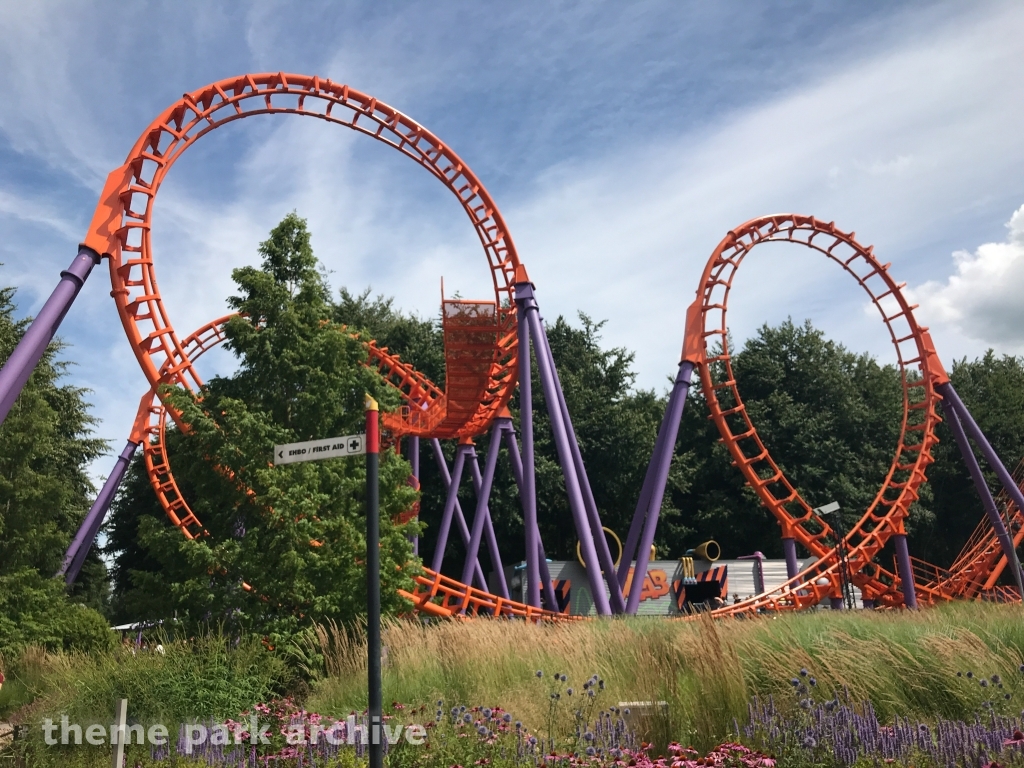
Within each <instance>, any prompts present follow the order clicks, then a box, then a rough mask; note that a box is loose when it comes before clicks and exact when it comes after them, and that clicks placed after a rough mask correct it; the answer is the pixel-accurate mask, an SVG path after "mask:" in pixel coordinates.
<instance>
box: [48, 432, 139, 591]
mask: <svg viewBox="0 0 1024 768" xmlns="http://www.w3.org/2000/svg"><path fill="white" fill-rule="evenodd" d="M138 447H139V444H138V443H133V442H132V441H131V440H129V441H128V444H127V445H125V447H124V450H123V451H121V455H120V456H118V457H117V462H116V463H115V464H114V469H113V470H112V471H111V473H110V474H109V475H108V476H107V480H106V482H105V483H103V488H101V489H100V492H99V495H98V496H97V497H96V501H94V502H93V504H92V507H90V508H89V513H88V514H87V515H86V516H85V519H84V520H83V521H82V525H81V526H79V528H78V533H76V534H75V538H74V540H73V541H72V542H71V546H70V547H68V551H67V554H66V555H64V563H63V565H61V567H60V570H59V571H58V572H57V575H58V576H63V577H64V582H65V583H66V584H74V583H75V579H77V578H78V574H79V573H80V572H81V570H82V566H83V565H84V564H85V558H86V556H88V554H89V550H90V549H91V548H92V543H93V542H94V541H95V540H96V534H97V533H99V530H100V526H101V525H103V518H104V517H106V515H107V510H108V509H109V508H110V502H112V501H113V500H114V494H116V493H117V489H118V487H119V486H120V485H121V481H122V480H123V479H124V473H125V471H126V470H127V469H128V465H129V464H131V461H132V457H133V456H134V455H135V451H136V449H138Z"/></svg>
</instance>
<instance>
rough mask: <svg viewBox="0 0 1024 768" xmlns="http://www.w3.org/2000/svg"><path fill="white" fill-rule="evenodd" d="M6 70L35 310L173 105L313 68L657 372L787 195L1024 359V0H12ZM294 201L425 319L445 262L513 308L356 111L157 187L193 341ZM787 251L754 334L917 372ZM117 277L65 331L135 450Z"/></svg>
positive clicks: (115, 442) (0, 140) (7, 238)
mask: <svg viewBox="0 0 1024 768" xmlns="http://www.w3.org/2000/svg"><path fill="white" fill-rule="evenodd" d="M0 69H2V71H3V72H4V73H5V76H4V77H3V78H2V80H0V233H2V237H0V261H2V262H3V264H4V266H3V267H2V268H0V274H2V276H3V283H5V284H12V285H16V286H19V293H18V302H19V310H20V311H21V312H22V313H26V314H27V313H33V312H35V311H37V310H38V308H39V306H40V305H41V303H42V302H43V301H44V300H45V298H46V296H47V295H48V294H49V292H50V290H51V289H52V287H53V285H54V284H55V282H56V280H57V275H58V273H59V271H60V270H61V269H63V268H64V267H65V266H66V265H67V264H68V263H69V262H70V261H71V258H72V257H73V256H74V252H75V246H76V244H77V243H78V241H79V240H81V239H82V237H83V235H84V232H85V228H86V225H87V223H88V221H89V219H90V217H91V214H92V211H93V208H94V206H95V204H96V199H97V195H98V193H99V190H100V187H101V185H102V182H103V179H104V178H105V176H106V174H107V173H108V172H109V171H110V170H111V169H112V168H114V167H116V166H118V165H120V164H121V163H122V162H123V160H124V157H125V155H126V154H127V152H128V150H129V149H130V147H131V146H132V144H133V143H134V142H135V140H136V138H137V137H138V135H139V134H140V133H141V132H142V130H143V129H144V128H145V127H146V126H147V125H148V124H149V122H150V121H151V120H152V119H153V118H154V117H155V116H156V115H157V114H158V113H159V112H160V111H161V110H163V109H164V108H165V107H166V106H167V105H168V104H170V103H171V102H173V101H174V100H175V99H177V98H179V97H180V95H181V94H182V93H183V92H184V91H186V90H189V91H190V90H194V89H196V88H199V87H201V86H203V85H205V84H207V83H209V82H212V81H214V80H219V79H222V78H226V77H230V76H234V75H238V74H242V73H245V72H258V71H278V70H283V71H286V72H300V73H308V74H319V75H321V76H323V77H330V78H331V79H333V80H335V81H338V82H346V83H349V84H351V85H352V86H353V87H356V88H358V89H360V90H362V91H365V92H368V93H370V94H372V95H374V96H376V97H377V98H378V99H380V100H381V101H384V102H387V103H389V104H391V105H392V106H394V107H396V108H398V109H400V110H401V111H403V112H405V113H406V114H408V115H410V116H412V117H413V118H414V119H416V120H418V121H419V122H421V123H423V124H424V125H426V126H427V127H428V128H430V129H431V130H432V131H434V132H435V133H436V134H438V135H439V136H440V137H441V138H442V139H443V140H444V141H445V142H446V143H448V144H449V145H450V146H451V147H452V148H453V149H454V150H455V151H456V152H458V153H459V154H460V155H461V156H462V157H463V158H464V159H465V160H466V161H467V162H468V163H469V165H470V166H471V167H472V168H473V169H474V171H475V172H476V173H477V175H478V176H479V177H480V178H481V179H482V180H483V181H484V183H485V184H486V185H487V187H488V189H489V190H490V191H491V193H492V195H493V196H494V198H495V200H496V201H497V203H498V205H499V206H500V207H501V209H502V212H503V213H504V215H505V218H506V221H507V222H508V224H509V227H510V229H511V231H512V234H513V237H514V238H515V240H516V243H517V245H518V248H519V252H520V254H521V256H522V258H523V260H524V261H525V263H526V264H527V266H528V268H529V270H530V275H531V277H532V278H533V279H534V281H535V283H536V284H537V290H538V300H539V302H540V304H541V308H542V311H543V313H544V314H545V315H546V316H547V317H548V318H553V317H555V316H556V315H558V314H566V315H574V314H575V312H576V311H577V310H583V311H585V312H587V313H588V314H590V315H591V316H592V317H594V318H596V319H602V320H607V325H606V326H605V329H604V333H605V340H606V342H607V343H609V344H614V345H622V346H625V347H628V348H630V349H632V350H634V351H635V352H636V369H637V372H638V374H639V380H638V383H639V385H641V386H644V387H655V388H658V389H661V388H664V386H665V381H666V377H667V376H669V375H671V374H672V373H673V371H674V369H675V365H676V362H677V360H678V356H679V348H680V345H681V340H682V323H683V318H684V313H685V309H686V306H687V305H688V304H689V303H690V301H691V299H692V297H693V292H694V290H695V289H696V287H697V280H698V279H699V276H700V272H701V269H702V267H703V264H704V262H705V260H706V259H707V256H708V254H709V253H710V252H711V251H712V249H713V248H714V246H715V245H716V244H717V242H718V241H719V240H720V239H721V237H722V236H723V235H724V234H725V232H726V231H727V230H728V229H730V228H732V227H734V226H736V225H738V224H740V223H742V222H743V221H746V220H748V219H750V218H753V217H755V216H758V215H761V214H765V213H774V212H780V211H797V212H801V213H809V214H813V215H816V216H818V217H820V218H824V219H828V220H834V221H835V222H836V223H837V224H838V225H839V226H840V227H842V228H844V229H847V230H856V232H857V233H858V237H859V238H860V239H861V240H862V242H865V243H872V244H874V245H875V248H876V252H877V253H878V254H879V256H880V257H881V258H882V260H883V261H891V262H892V264H893V266H892V271H893V274H894V275H895V276H896V277H897V279H899V280H905V281H907V283H908V284H909V285H908V290H909V291H910V292H911V294H912V296H913V297H914V298H915V301H918V302H920V304H921V308H920V310H919V318H920V319H921V321H922V322H924V323H925V324H927V325H930V326H931V327H932V329H933V332H934V336H935V340H936V344H937V347H938V350H939V354H940V356H941V357H942V358H943V359H944V360H945V361H946V362H947V364H950V363H951V362H952V360H953V359H955V358H961V357H964V356H967V357H975V356H977V355H980V354H981V353H982V352H983V351H984V350H985V349H986V348H988V347H993V348H995V349H996V350H997V351H999V352H1006V353H1014V354H1021V353H1024V309H1022V307H1024V304H1022V302H1021V295H1022V291H1024V214H1022V215H1021V216H1019V217H1017V218H1016V219H1014V220H1013V224H1014V226H1012V227H1011V226H1008V225H1009V223H1010V222H1011V218H1012V217H1013V216H1014V213H1015V211H1017V210H1018V209H1019V208H1020V207H1021V206H1022V205H1024V173H1022V171H1024V139H1022V138H1021V126H1022V125H1024V5H1022V4H1020V3H1009V2H1007V3H998V2H972V3H913V4H899V3H871V2H858V3H837V2H765V3H749V2H720V3H706V2H693V3H686V2H679V1H678V0H677V1H673V2H635V3H599V2H587V3H568V2H549V3H531V2H521V3H505V4H500V3H469V2H466V3H461V2H436V1H435V2H404V3H389V2H375V3H369V2H365V3H356V2H352V3H340V2H330V3H328V2H302V3H297V2H292V3H285V2H253V3H244V4H243V3H238V4H232V3H211V2H195V3H189V2H174V3H160V4H157V3H149V4H147V3H142V2H139V3H102V2H94V3H89V2H74V3H72V2H67V3H52V2H39V1H38V0H37V2H33V3H22V4H15V3H5V4H2V5H0ZM293 209H294V210H297V211H298V212H299V214H300V215H303V216H305V217H307V218H308V219H309V221H310V226H311V229H312V231H313V236H314V247H315V249H316V252H317V254H318V256H319V257H320V258H321V260H322V261H323V262H324V263H325V264H326V265H327V267H328V268H329V269H330V270H331V272H332V274H331V281H332V283H333V284H334V285H335V286H342V285H345V286H348V287H349V288H351V289H353V290H359V289H362V288H363V287H366V286H368V285H369V286H372V287H373V289H374V290H375V291H376V292H383V293H386V294H389V295H394V296H395V297H396V299H397V303H398V304H399V305H400V306H401V307H402V308H404V309H406V310H410V311H415V312H418V313H419V314H421V315H432V314H434V313H435V312H436V310H437V307H438V301H439V299H440V279H441V277H442V276H443V277H444V280H445V287H446V291H447V292H448V293H449V294H452V293H454V292H455V291H459V292H460V293H461V294H462V295H463V296H464V297H467V298H475V297H478V296H479V297H487V296H488V294H489V290H488V285H489V276H488V273H487V270H486V268H485V263H484V260H483V256H482V254H481V252H480V249H479V244H478V243H477V242H476V241H475V235H474V233H473V230H472V228H471V227H470V226H469V225H468V223H467V222H466V221H465V219H464V214H463V213H462V212H461V209H460V208H459V206H458V205H457V204H456V202H455V201H454V200H453V199H451V197H450V195H449V193H448V192H446V191H445V190H444V189H443V188H442V187H441V186H440V185H439V184H437V183H436V181H434V180H432V179H430V178H429V177H428V176H427V175H426V174H425V173H424V172H423V171H422V170H421V169H418V168H416V167H414V166H413V164H411V163H409V162H408V161H407V160H405V159H403V158H401V157H399V156H398V155H397V154H396V153H393V152H390V151H389V150H387V149H386V148H384V147H382V146H380V145H377V144H376V143H374V142H372V141H370V140H368V139H366V138H365V137H359V136H355V135H352V134H351V133H350V132H347V131H345V130H344V129H342V128H338V127H336V126H329V125H326V124H321V123H320V122H319V121H304V120H302V119H300V118H280V117H279V118H253V119H250V120H246V121H242V122H239V123H235V124H233V125H232V126H229V127H226V128H224V129H221V130H219V131H216V132H214V133H213V134H211V135H210V136H208V137H206V138H204V139H203V140H202V141H200V142H199V143H198V144H196V145H195V146H194V147H193V148H191V149H190V150H189V151H188V152H187V153H186V154H185V156H184V157H183V159H182V160H181V161H180V162H179V163H178V164H177V165H176V166H175V168H174V170H173V171H172V172H171V174H170V176H169V178H168V181H167V182H166V183H165V185H164V187H163V189H162V191H161V195H160V198H159V199H158V202H157V205H156V209H155V223H154V251H155V258H156V261H157V270H158V276H159V280H160V287H161V289H162V292H163V295H164V297H165V299H166V302H167V306H168V309H169V312H170V314H171V317H172V319H173V322H174V324H175V326H176V327H177V328H178V330H179V331H180V332H181V333H182V334H185V333H188V332H189V331H191V330H192V329H193V328H195V327H196V326H198V325H200V324H201V323H203V322H205V321H206V320H209V319H211V318H213V317H216V316H218V315H220V314H222V313H223V311H224V310H225V299H226V297H227V296H229V295H230V294H231V292H232V283H231V279H230V273H231V270H232V268H234V267H237V266H240V265H242V264H247V263H256V262H257V260H258V259H257V256H256V252H255V249H256V245H257V244H258V243H259V241H260V240H262V239H264V238H265V237H266V233H267V231H268V230H269V229H270V228H271V227H272V226H273V225H274V224H275V223H276V222H277V221H278V220H279V219H280V218H281V217H282V216H283V215H284V214H285V213H287V212H288V211H291V210H293ZM760 250H762V251H764V253H757V257H756V258H754V259H751V260H750V261H749V262H748V263H745V264H744V269H743V270H742V271H741V273H740V275H739V277H738V279H737V284H736V289H735V291H734V293H733V296H732V301H731V303H730V310H731V311H730V325H731V328H732V330H733V333H734V336H735V337H736V338H737V339H743V338H745V337H747V336H749V335H750V333H752V332H753V331H754V330H755V329H756V327H757V326H758V325H760V324H761V323H763V322H771V323H775V322H778V321H780V320H782V319H784V318H785V317H786V316H789V315H791V316H793V318H794V319H795V320H798V321H799V320H803V319H804V318H811V319H812V320H813V321H814V322H815V323H816V324H817V325H819V326H820V327H822V328H824V329H825V330H826V331H827V332H828V333H829V334H830V335H831V336H832V337H833V338H836V339H837V340H840V341H842V342H843V343H845V344H847V346H849V347H851V348H853V349H856V350H865V351H870V352H872V353H874V354H876V355H877V356H878V357H879V358H880V359H881V360H884V361H890V360H892V359H893V355H892V353H891V351H890V348H888V346H887V339H886V337H885V335H884V330H883V328H882V325H881V323H880V322H879V321H878V318H877V315H873V314H871V313H870V312H869V311H868V307H866V297H864V295H863V294H860V293H858V291H857V289H856V286H855V285H853V284H852V283H851V282H850V281H849V280H848V279H844V276H843V275H842V274H841V272H840V270H838V269H837V268H836V267H835V266H834V265H832V264H830V263H826V262H822V261H821V260H820V258H813V257H812V256H811V255H808V254H803V253H801V252H799V251H797V250H790V249H787V248H785V247H781V246H780V247H777V248H776V250H773V251H769V249H768V248H764V249H760ZM107 281H108V277H107V275H106V270H105V268H101V269H98V270H97V271H96V272H95V273H94V275H93V277H92V278H91V279H90V281H89V283H88V284H87V285H86V287H85V289H84V291H83V294H82V296H81V297H80V298H79V301H78V302H77V303H76V305H75V307H74V308H73V309H72V311H71V313H70V314H69V316H68V319H67V320H66V321H65V324H64V326H63V328H62V329H61V335H62V336H63V338H64V339H66V340H67V341H68V342H70V343H71V345H72V347H71V349H70V351H69V353H68V355H69V357H71V358H72V359H74V360H75V361H76V362H77V365H76V366H75V368H74V369H73V373H72V374H71V376H72V379H73V381H74V382H75V383H76V384H78V385H80V386H85V387H88V388H90V389H91V390H92V391H93V394H92V395H91V397H92V400H93V402H94V403H95V408H94V410H95V413H96V415H97V418H98V419H99V424H98V427H97V430H98V433H99V435H100V436H102V437H104V438H108V439H110V440H111V447H112V449H114V450H115V452H117V451H119V450H120V447H121V445H122V444H123V441H124V439H125V438H126V437H127V434H128V430H129V429H130V426H131V422H132V419H133V416H134V412H135V407H136V404H137V402H138V398H139V396H140V395H141V393H142V391H143V390H144V388H145V382H144V379H143V377H142V374H141V373H140V372H139V371H138V369H137V365H136V363H135V361H134V358H133V357H132V355H131V352H130V350H129V348H128V346H127V343H126V342H125V340H124V334H123V331H122V330H121V327H120V324H119V322H118V320H117V316H116V312H115V310H114V306H113V302H112V301H111V299H110V297H109V295H108V292H109V288H108V287H107ZM230 364H231V363H230V360H229V359H227V357H226V356H224V355H221V356H219V357H218V356H213V357H212V358H211V359H210V360H209V361H207V369H206V370H207V373H211V372H214V371H226V370H228V369H229V368H230ZM111 461H112V459H111V458H107V459H104V460H101V461H100V462H98V463H97V465H96V466H95V468H94V472H95V474H96V475H97V476H100V475H104V474H106V472H107V470H108V465H109V464H110V463H111Z"/></svg>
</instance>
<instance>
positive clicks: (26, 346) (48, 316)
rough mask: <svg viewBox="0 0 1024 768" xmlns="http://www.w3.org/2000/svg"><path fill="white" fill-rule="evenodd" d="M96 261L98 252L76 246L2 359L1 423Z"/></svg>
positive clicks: (0, 376)
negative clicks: (74, 252)
mask: <svg viewBox="0 0 1024 768" xmlns="http://www.w3.org/2000/svg"><path fill="white" fill-rule="evenodd" d="M99 263H100V256H99V254H98V253H96V251H94V250H93V249H92V248H86V247H85V246H84V245H82V246H79V248H78V255H77V256H75V260H74V261H72V262H71V266H69V267H68V268H67V269H65V270H64V271H63V272H61V273H60V278H61V279H60V282H59V283H57V287H56V288H54V289H53V293H51V294H50V298H48V299H47V300H46V303H45V304H43V308H42V309H40V310H39V314H38V315H36V318H35V320H33V321H32V324H31V325H29V327H28V330H26V331H25V335H24V336H22V337H21V341H19V342H18V346H16V347H15V348H14V352H12V353H11V356H10V357H9V358H8V359H7V362H6V363H4V367H3V369H2V370H0V424H3V423H4V420H5V419H6V418H7V414H8V413H10V412H11V407H12V406H13V405H14V401H15V400H17V399H18V395H19V394H21V390H22V389H23V388H24V387H25V382H27V381H28V379H29V376H31V375H32V371H33V370H35V367H36V364H37V363H38V362H39V360H40V358H42V356H43V353H44V352H46V346H47V345H48V344H49V343H50V341H51V340H52V339H53V337H54V334H56V333H57V329H58V328H59V327H60V324H61V321H62V320H63V319H64V315H66V314H67V313H68V310H69V309H71V305H72V304H73V303H74V301H75V298H76V297H77V296H78V292H79V291H80V290H82V286H83V285H84V284H85V281H86V279H87V278H88V277H89V273H90V272H92V268H93V267H95V266H96V265H97V264H99Z"/></svg>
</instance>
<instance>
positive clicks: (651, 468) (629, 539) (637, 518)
mask: <svg viewBox="0 0 1024 768" xmlns="http://www.w3.org/2000/svg"><path fill="white" fill-rule="evenodd" d="M667 413H668V410H667V409H666V414H667ZM664 423H665V417H662V424H663V425H664ZM665 434H666V431H665V429H664V427H660V428H659V429H658V437H657V439H656V440H655V441H654V452H653V453H652V454H651V460H650V461H649V462H648V463H647V472H646V473H644V484H643V486H641V488H640V498H639V499H637V502H636V509H635V510H634V511H633V520H632V521H631V522H630V524H629V532H628V533H627V534H626V543H625V545H624V546H623V548H622V560H621V562H620V563H619V571H618V574H617V575H618V580H619V586H620V587H625V586H626V578H627V577H628V576H629V568H630V565H631V564H632V563H633V559H634V557H635V553H636V548H637V545H638V544H639V543H640V533H641V531H642V530H643V527H644V520H645V519H646V518H647V509H648V508H649V507H650V506H651V493H652V491H653V488H654V476H655V475H656V474H657V469H656V468H657V465H658V462H657V460H656V459H657V457H658V456H660V455H661V451H662V443H664V442H665V439H666V437H665Z"/></svg>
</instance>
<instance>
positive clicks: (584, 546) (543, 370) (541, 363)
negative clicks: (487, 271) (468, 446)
mask: <svg viewBox="0 0 1024 768" xmlns="http://www.w3.org/2000/svg"><path fill="white" fill-rule="evenodd" d="M516 304H517V305H519V306H520V308H521V311H523V312H524V314H525V315H526V318H527V320H528V321H529V323H530V336H531V338H532V339H534V340H535V342H536V343H537V344H541V343H543V342H544V341H546V337H545V336H544V329H543V328H541V325H540V317H539V316H538V314H537V302H536V301H535V300H534V297H533V286H532V285H531V284H530V283H516ZM537 368H538V369H539V370H540V381H541V384H542V385H543V388H544V399H545V400H546V401H547V406H548V416H549V417H550V419H551V431H552V433H553V437H554V440H555V448H556V450H557V451H558V456H559V461H560V463H561V465H562V477H563V478H564V479H565V490H566V494H567V495H568V497H569V509H570V511H571V512H572V517H573V523H574V524H575V526H576V535H577V536H578V537H579V540H580V550H581V553H582V555H583V562H584V563H585V564H586V566H587V569H586V570H587V581H588V582H589V584H590V591H591V593H592V598H593V600H594V607H595V608H596V610H597V614H598V615H599V616H608V615H610V614H611V605H610V604H609V602H608V595H606V594H605V589H604V582H603V581H602V580H601V567H600V562H599V561H598V558H597V549H596V547H595V546H594V537H593V536H592V535H591V533H590V523H589V521H588V520H587V512H586V508H585V507H584V503H583V493H582V492H581V490H580V484H579V478H578V477H577V475H576V470H575V467H574V466H573V460H572V452H571V450H570V448H569V438H568V436H567V435H566V427H565V422H564V421H562V411H561V409H560V408H559V405H558V393H557V392H556V391H555V390H556V386H555V379H554V376H553V374H552V371H551V368H550V365H549V364H548V358H547V356H546V355H545V354H543V353H541V352H538V353H537Z"/></svg>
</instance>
